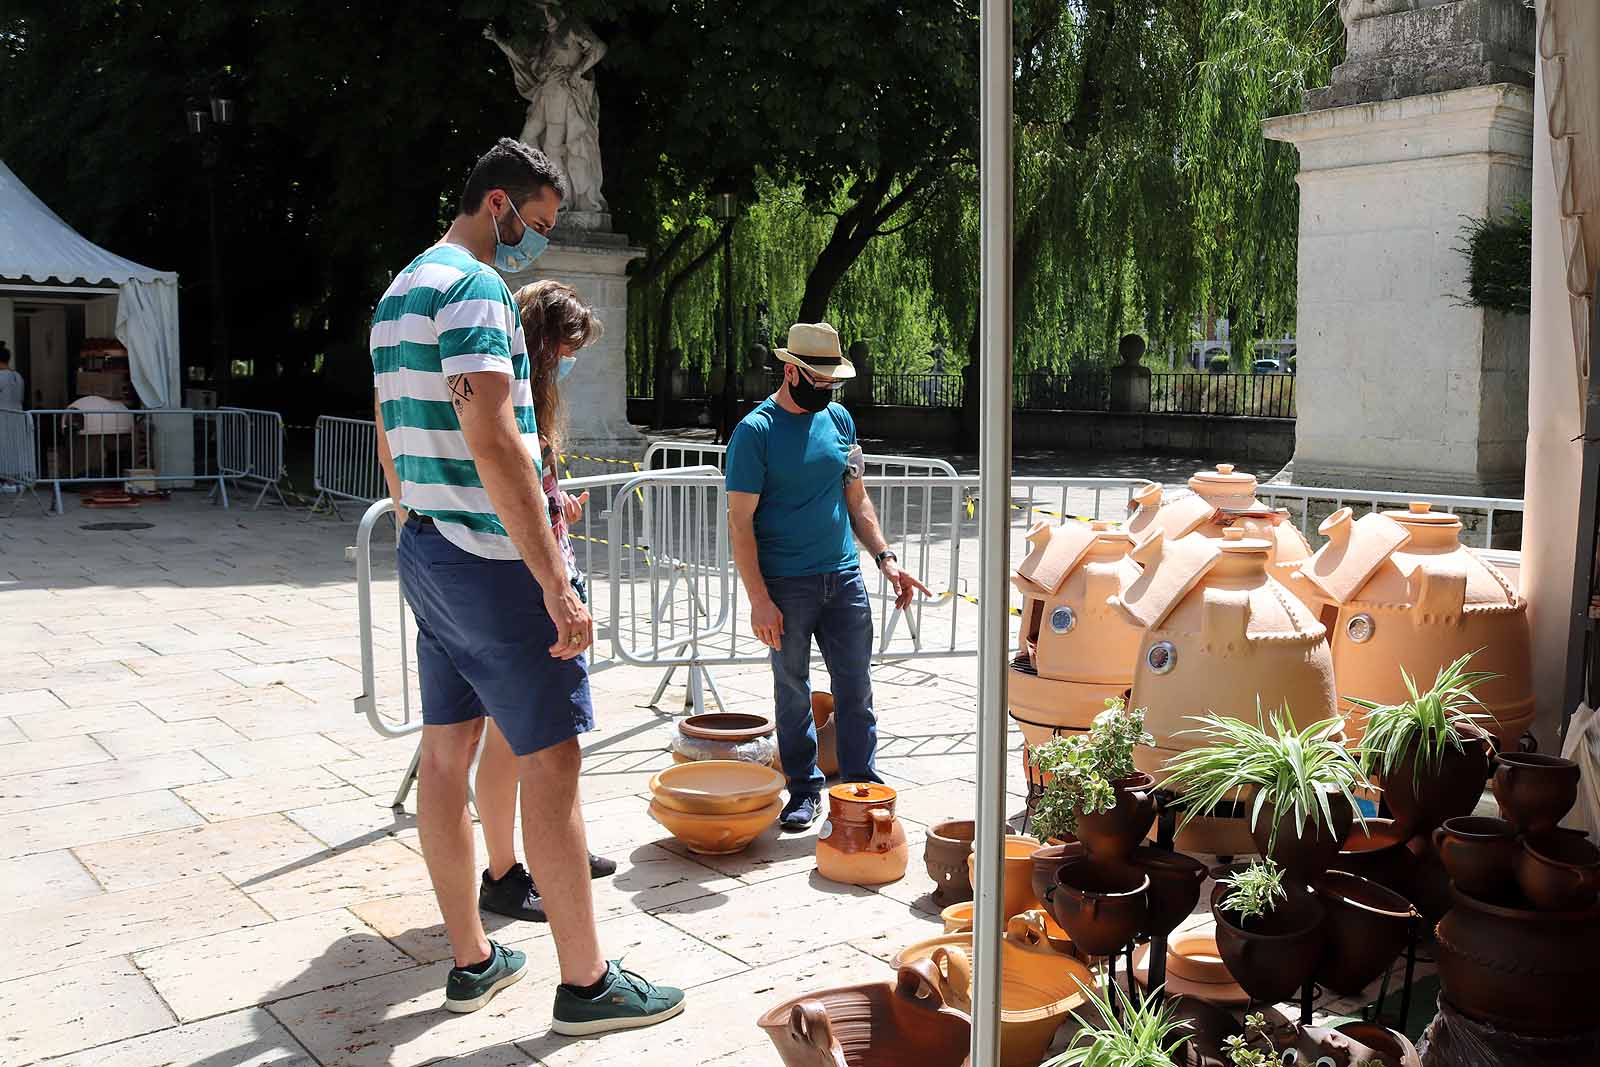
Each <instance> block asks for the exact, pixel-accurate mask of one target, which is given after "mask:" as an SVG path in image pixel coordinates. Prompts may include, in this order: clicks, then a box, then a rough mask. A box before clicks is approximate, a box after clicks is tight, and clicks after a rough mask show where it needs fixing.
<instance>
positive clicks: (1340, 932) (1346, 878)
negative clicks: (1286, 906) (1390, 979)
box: [1316, 871, 1418, 996]
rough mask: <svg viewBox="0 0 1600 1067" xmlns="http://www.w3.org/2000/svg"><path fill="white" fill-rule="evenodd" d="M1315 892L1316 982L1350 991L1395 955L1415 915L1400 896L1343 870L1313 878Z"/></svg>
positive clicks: (1364, 984)
mask: <svg viewBox="0 0 1600 1067" xmlns="http://www.w3.org/2000/svg"><path fill="white" fill-rule="evenodd" d="M1317 895H1318V896H1319V897H1321V898H1322V905H1323V907H1324V908H1325V909H1326V911H1327V918H1326V919H1325V920H1324V924H1323V937H1322V958H1321V960H1320V961H1319V962H1318V964H1317V972H1316V977H1317V981H1319V982H1321V983H1322V984H1323V985H1325V986H1327V987H1328V988H1329V989H1331V990H1333V991H1334V992H1335V993H1343V994H1345V995H1346V996H1354V995H1356V994H1357V993H1360V992H1361V991H1362V990H1363V989H1365V988H1366V987H1367V983H1369V982H1371V981H1372V980H1373V979H1375V978H1377V977H1378V976H1379V975H1380V974H1382V973H1383V972H1384V970H1385V969H1386V968H1388V966H1389V965H1390V964H1391V963H1393V962H1394V961H1395V957H1397V956H1399V955H1400V952H1401V951H1402V950H1403V949H1404V948H1405V947H1406V936H1407V934H1408V933H1409V931H1410V929H1411V923H1412V920H1413V919H1414V918H1417V917H1418V916H1417V915H1416V913H1415V911H1414V910H1413V909H1412V907H1411V902H1410V901H1409V900H1407V899H1406V898H1405V897H1402V896H1401V895H1400V894H1398V893H1396V892H1394V891H1393V890H1390V889H1385V888H1384V887H1383V886H1381V885H1379V884H1378V883H1377V882H1373V881H1369V880H1367V879H1365V878H1362V877H1360V876H1358V875H1354V874H1348V873H1346V872H1344V871H1329V872H1328V873H1327V874H1324V875H1322V876H1321V877H1320V878H1318V879H1317Z"/></svg>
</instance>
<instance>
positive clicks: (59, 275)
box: [0, 161, 182, 408]
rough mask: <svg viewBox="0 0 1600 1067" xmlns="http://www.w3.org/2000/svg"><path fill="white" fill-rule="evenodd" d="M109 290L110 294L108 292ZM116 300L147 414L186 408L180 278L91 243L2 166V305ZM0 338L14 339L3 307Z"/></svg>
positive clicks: (118, 324)
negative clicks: (36, 299)
mask: <svg viewBox="0 0 1600 1067" xmlns="http://www.w3.org/2000/svg"><path fill="white" fill-rule="evenodd" d="M108 287H109V288H108ZM96 292H100V293H114V294H115V300H116V311H115V317H114V320H113V321H114V323H115V331H116V337H117V339H118V340H119V341H121V342H122V344H123V345H124V346H126V348H127V349H128V369H129V374H130V377H131V379H132V383H133V388H134V390H135V392H137V393H138V395H139V400H140V402H141V403H142V404H143V405H144V406H145V407H147V408H166V407H177V406H179V404H180V403H181V400H182V397H181V384H180V380H179V365H178V276H177V275H176V274H173V273H170V272H167V271H159V270H152V269H151V268H149V267H144V266H140V265H139V264H138V263H135V262H133V261H132V260H131V259H124V258H122V257H121V256H118V255H114V254H113V253H111V252H107V251H106V250H105V249H103V248H101V247H100V246H99V245H97V244H95V243H93V242H92V241H90V240H88V239H87V238H85V237H83V236H82V235H81V234H79V233H78V232H77V231H76V230H74V229H73V228H72V227H71V226H69V225H67V223H66V222H65V221H63V220H62V218H61V216H59V215H57V214H56V213H55V212H54V211H51V210H50V208H49V207H47V206H46V205H45V203H44V201H42V200H40V199H39V198H38V197H37V196H35V195H34V194H33V193H32V191H30V190H29V189H28V187H27V186H26V185H24V184H23V183H22V180H21V179H20V178H18V177H17V176H16V175H15V174H14V173H12V171H11V168H9V167H7V166H6V165H5V163H4V162H3V161H0V298H10V299H27V298H28V297H29V296H30V295H40V296H44V295H53V296H72V295H75V294H93V293H96ZM0 303H3V305H4V306H0V317H4V318H5V319H6V320H7V321H0V336H7V335H9V334H10V332H11V331H10V329H9V326H10V322H9V317H10V316H9V312H8V309H9V306H10V305H9V301H8V300H7V301H0Z"/></svg>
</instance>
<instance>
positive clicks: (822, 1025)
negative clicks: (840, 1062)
mask: <svg viewBox="0 0 1600 1067" xmlns="http://www.w3.org/2000/svg"><path fill="white" fill-rule="evenodd" d="M789 1034H790V1036H792V1037H793V1038H794V1039H795V1040H796V1041H798V1042H799V1043H800V1044H802V1045H810V1046H811V1047H812V1048H814V1049H816V1050H817V1051H819V1052H828V1053H831V1052H832V1050H833V1023H831V1022H829V1021H828V1010H827V1009H826V1008H824V1007H823V1006H822V1001H820V1000H802V1001H801V1002H800V1003H798V1004H796V1005H795V1006H794V1007H792V1008H790V1009H789Z"/></svg>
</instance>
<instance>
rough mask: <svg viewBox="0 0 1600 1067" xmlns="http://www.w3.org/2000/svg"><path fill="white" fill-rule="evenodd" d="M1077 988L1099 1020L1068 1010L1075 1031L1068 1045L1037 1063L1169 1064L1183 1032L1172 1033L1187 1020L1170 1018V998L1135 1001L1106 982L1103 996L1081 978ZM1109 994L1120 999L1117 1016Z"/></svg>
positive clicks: (1078, 1066) (1071, 1066)
mask: <svg viewBox="0 0 1600 1067" xmlns="http://www.w3.org/2000/svg"><path fill="white" fill-rule="evenodd" d="M1074 981H1076V979H1074ZM1078 988H1079V989H1082V990H1083V995H1084V996H1085V997H1086V998H1088V999H1089V1001H1090V1002H1092V1003H1093V1004H1094V1007H1095V1012H1096V1014H1097V1015H1098V1016H1099V1019H1098V1020H1097V1021H1096V1022H1094V1023H1091V1022H1089V1021H1088V1020H1086V1019H1085V1018H1084V1017H1083V1016H1081V1015H1079V1014H1078V1013H1077V1012H1076V1011H1074V1012H1073V1013H1072V1017H1073V1018H1074V1019H1077V1020H1078V1025H1079V1026H1080V1027H1081V1029H1080V1030H1079V1031H1078V1035H1077V1036H1076V1037H1075V1038H1073V1041H1072V1047H1071V1048H1069V1049H1067V1051H1065V1052H1063V1053H1061V1055H1059V1056H1056V1057H1055V1058H1054V1059H1050V1060H1046V1061H1045V1062H1044V1063H1043V1064H1041V1065H1040V1067H1172V1064H1174V1063H1176V1062H1177V1059H1176V1057H1175V1055H1174V1054H1175V1053H1176V1052H1177V1050H1178V1047H1179V1046H1180V1045H1182V1044H1183V1042H1184V1040H1185V1039H1186V1038H1187V1036H1188V1035H1186V1034H1178V1036H1176V1037H1174V1036H1173V1035H1174V1034H1175V1033H1177V1031H1179V1030H1185V1029H1188V1027H1189V1024H1188V1023H1187V1022H1185V1021H1184V1020H1182V1019H1178V1018H1175V1017H1174V1016H1173V1012H1172V1004H1173V1002H1172V1001H1171V1000H1167V1001H1165V1002H1162V1003H1159V1004H1158V1003H1157V1002H1156V999H1155V998H1154V997H1151V996H1142V997H1140V998H1139V1001H1138V1003H1137V1004H1136V1003H1134V1001H1133V999H1132V998H1131V997H1129V996H1128V994H1127V993H1125V992H1123V991H1122V987H1121V986H1112V989H1113V990H1114V992H1113V993H1111V994H1109V995H1107V994H1103V993H1101V992H1100V991H1099V990H1096V989H1091V988H1090V987H1088V986H1086V985H1084V984H1083V983H1082V982H1078ZM1112 997H1116V998H1117V999H1118V1000H1119V1001H1120V1006H1121V1008H1122V1012H1121V1018H1120V1019H1119V1018H1118V1017H1117V1014H1116V1013H1115V1012H1113V1011H1112V1010H1111V998H1112Z"/></svg>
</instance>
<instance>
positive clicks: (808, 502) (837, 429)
mask: <svg viewBox="0 0 1600 1067" xmlns="http://www.w3.org/2000/svg"><path fill="white" fill-rule="evenodd" d="M855 443H856V423H855V420H854V419H852V418H851V417H850V413H849V412H848V411H846V410H845V409H844V408H842V407H840V406H839V405H838V404H829V405H828V406H827V408H826V409H824V410H823V411H820V412H818V413H817V414H815V415H812V414H809V413H807V414H804V415H796V414H794V413H792V412H788V411H785V410H783V408H782V407H781V406H780V405H779V404H778V403H777V401H775V400H773V399H772V398H770V397H769V398H767V399H766V400H765V401H763V402H762V403H761V405H760V406H759V407H757V408H756V409H755V410H754V411H752V412H751V413H750V414H748V415H746V416H745V417H744V418H743V419H742V420H740V422H739V425H738V426H736V427H734V430H733V437H732V438H730V439H729V441H728V465H727V471H726V478H727V483H726V484H727V487H728V492H730V493H758V494H760V496H761V501H760V503H758V504H757V505H756V518H755V527H756V550H757V556H758V559H759V560H760V563H761V574H762V575H763V576H764V577H767V578H793V577H796V576H798V575H802V574H834V573H837V572H839V571H845V570H851V569H854V568H856V567H859V566H861V558H860V556H859V555H858V554H857V552H856V542H855V538H854V536H853V535H852V534H851V532H850V512H849V511H848V510H847V509H846V508H845V503H844V473H845V466H846V462H845V461H846V458H847V457H848V456H849V454H850V449H851V447H852V446H853V445H854V444H855Z"/></svg>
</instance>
